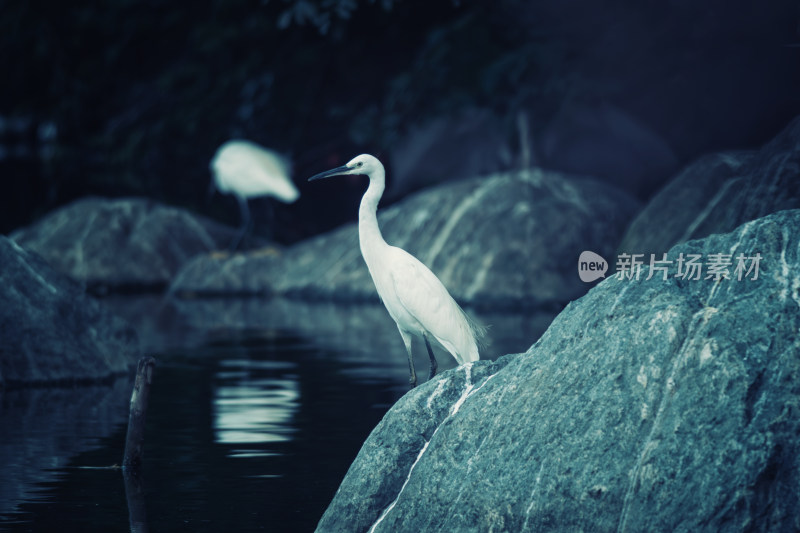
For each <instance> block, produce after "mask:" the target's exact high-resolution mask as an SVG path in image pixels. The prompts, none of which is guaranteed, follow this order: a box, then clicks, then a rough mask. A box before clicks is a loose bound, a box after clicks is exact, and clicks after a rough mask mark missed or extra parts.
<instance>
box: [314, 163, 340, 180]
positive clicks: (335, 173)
mask: <svg viewBox="0 0 800 533" xmlns="http://www.w3.org/2000/svg"><path fill="white" fill-rule="evenodd" d="M350 170H351V168H350V167H348V166H347V165H344V166H341V167H337V168H332V169H330V170H326V171H325V172H320V173H319V174H316V175H314V176H311V177H310V178H308V181H314V180H321V179H322V178H330V177H331V176H338V175H340V174H347V173H348V172H350Z"/></svg>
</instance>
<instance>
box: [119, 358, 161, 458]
mask: <svg viewBox="0 0 800 533" xmlns="http://www.w3.org/2000/svg"><path fill="white" fill-rule="evenodd" d="M155 366H156V360H155V359H154V358H152V357H142V358H141V359H139V365H138V367H137V368H136V382H135V383H134V385H133V394H131V409H130V414H129V416H128V436H127V438H126V439H125V456H124V457H123V459H122V468H123V470H138V469H139V468H140V467H141V466H142V455H143V454H144V422H145V417H146V416H147V400H148V399H149V398H150V384H151V383H153V371H154V370H155Z"/></svg>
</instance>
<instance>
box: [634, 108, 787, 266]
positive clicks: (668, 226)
mask: <svg viewBox="0 0 800 533" xmlns="http://www.w3.org/2000/svg"><path fill="white" fill-rule="evenodd" d="M798 207H800V117H798V118H796V119H795V120H794V121H792V122H791V123H790V124H789V125H788V126H787V127H786V128H785V129H784V130H783V131H782V132H781V133H780V134H778V135H777V136H776V137H775V138H774V139H773V140H772V141H770V142H769V143H767V144H766V145H764V146H763V147H762V148H761V149H760V150H758V151H757V152H748V151H740V152H726V153H719V154H711V155H707V156H704V157H702V158H700V159H698V160H697V161H696V162H695V163H693V164H691V165H689V166H688V167H686V168H685V169H684V170H683V171H682V172H681V173H680V174H678V176H676V177H675V178H674V179H673V180H672V181H671V182H670V183H669V184H668V185H667V186H666V187H664V189H662V190H661V192H659V193H658V194H657V195H656V196H655V197H654V198H653V199H652V200H651V201H650V203H649V204H648V205H647V206H646V207H645V208H644V209H643V210H642V212H641V213H640V214H639V215H638V216H637V217H636V219H635V220H634V221H633V223H632V224H631V226H630V228H629V229H628V232H627V233H626V235H625V238H624V239H623V241H622V243H621V244H620V246H619V250H620V251H621V252H626V253H644V254H645V257H646V258H648V257H649V255H650V254H657V256H658V257H660V256H661V254H662V253H664V252H666V251H667V250H669V249H670V248H671V247H672V246H674V245H676V244H678V243H681V242H686V241H688V240H689V239H699V238H701V237H706V236H708V235H711V234H712V233H726V232H729V231H732V230H733V229H734V228H735V227H736V226H738V225H739V224H743V223H744V222H747V221H749V220H755V219H756V218H759V217H763V216H765V215H767V214H769V213H774V212H776V211H780V210H782V209H796V208H798Z"/></svg>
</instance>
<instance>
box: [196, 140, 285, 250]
mask: <svg viewBox="0 0 800 533" xmlns="http://www.w3.org/2000/svg"><path fill="white" fill-rule="evenodd" d="M210 167H211V172H212V174H213V175H214V178H213V180H212V182H211V186H212V189H211V190H210V191H209V192H212V191H213V187H216V188H217V190H218V191H219V192H221V193H222V194H232V195H234V196H235V197H236V200H237V201H238V202H239V210H240V211H241V215H242V228H241V230H240V231H239V234H238V236H237V237H236V238H235V239H234V241H233V243H232V244H231V250H236V248H237V247H238V246H239V243H240V242H241V240H242V238H243V237H244V236H245V234H246V233H247V230H248V229H249V225H250V209H249V208H248V207H247V200H248V199H249V198H255V197H259V196H271V197H273V198H276V199H278V200H280V201H281V202H284V203H292V202H294V201H295V200H297V198H298V197H299V196H300V193H299V192H298V191H297V187H295V186H294V183H292V179H291V178H290V174H291V163H290V162H289V160H288V159H286V158H285V157H283V156H282V155H280V154H278V153H277V152H273V151H272V150H268V149H266V148H263V147H261V146H259V145H257V144H255V143H253V142H250V141H243V140H232V141H228V142H226V143H225V144H223V145H222V146H220V148H219V150H217V153H216V154H215V155H214V158H213V159H212V160H211V165H210Z"/></svg>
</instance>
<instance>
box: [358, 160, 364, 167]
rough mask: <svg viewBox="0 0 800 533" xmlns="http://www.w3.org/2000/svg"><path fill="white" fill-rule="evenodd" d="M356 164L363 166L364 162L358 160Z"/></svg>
mask: <svg viewBox="0 0 800 533" xmlns="http://www.w3.org/2000/svg"><path fill="white" fill-rule="evenodd" d="M356 166H357V167H363V166H364V162H363V161H359V162H358V163H356Z"/></svg>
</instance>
